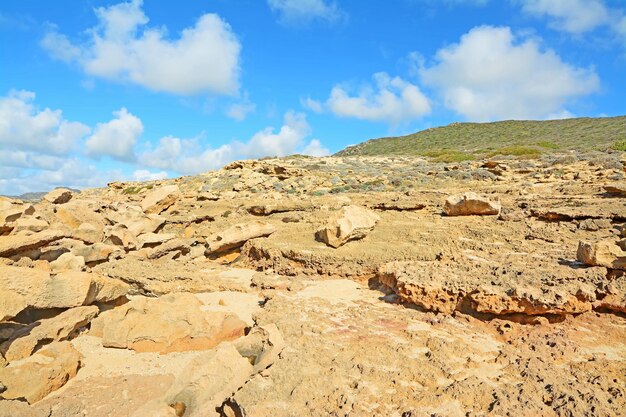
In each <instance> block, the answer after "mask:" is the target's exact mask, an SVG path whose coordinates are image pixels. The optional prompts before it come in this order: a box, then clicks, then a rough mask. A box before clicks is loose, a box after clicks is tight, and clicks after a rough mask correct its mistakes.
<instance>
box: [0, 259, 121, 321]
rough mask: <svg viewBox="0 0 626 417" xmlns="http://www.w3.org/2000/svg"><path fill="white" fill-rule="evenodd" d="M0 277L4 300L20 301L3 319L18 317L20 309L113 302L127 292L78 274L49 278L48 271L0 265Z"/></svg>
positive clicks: (117, 285) (104, 280)
mask: <svg viewBox="0 0 626 417" xmlns="http://www.w3.org/2000/svg"><path fill="white" fill-rule="evenodd" d="M0 276H1V277H2V278H3V279H2V280H0V294H5V295H4V296H3V297H11V296H12V295H13V296H14V297H15V298H16V300H20V297H21V298H22V299H23V303H21V301H20V302H18V304H17V305H15V306H12V307H11V308H10V309H7V310H6V311H4V313H3V314H2V315H4V316H5V319H6V318H8V317H13V316H14V315H15V314H17V313H18V312H15V310H17V308H18V307H20V306H23V305H26V307H25V308H28V307H31V308H35V309H48V308H69V307H78V306H81V305H88V304H91V303H94V302H107V301H113V300H116V299H118V298H120V297H122V296H124V295H126V294H127V292H128V289H129V287H128V285H127V284H125V283H123V282H121V281H117V280H112V279H109V278H104V277H102V276H99V275H97V274H91V273H88V272H79V271H64V272H61V273H58V274H56V275H55V276H50V273H49V272H47V271H41V270H37V269H32V268H21V267H14V266H2V265H0ZM23 309H24V308H22V310H23ZM9 310H10V311H9ZM20 311H21V310H20ZM12 312H15V314H12Z"/></svg>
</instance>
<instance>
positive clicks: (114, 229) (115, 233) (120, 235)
mask: <svg viewBox="0 0 626 417" xmlns="http://www.w3.org/2000/svg"><path fill="white" fill-rule="evenodd" d="M104 243H106V244H109V245H115V246H120V247H122V248H124V249H125V250H127V251H128V250H135V249H138V248H139V247H140V246H141V244H140V243H139V241H138V240H137V238H136V237H135V235H134V234H133V233H132V232H131V231H130V230H128V229H127V228H126V226H124V225H121V224H116V225H115V226H110V227H107V228H105V230H104Z"/></svg>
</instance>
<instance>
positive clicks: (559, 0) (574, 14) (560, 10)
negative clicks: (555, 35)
mask: <svg viewBox="0 0 626 417" xmlns="http://www.w3.org/2000/svg"><path fill="white" fill-rule="evenodd" d="M521 1H522V10H523V11H524V12H526V13H529V14H531V15H534V16H540V17H544V16H545V17H548V18H550V19H551V23H550V25H551V26H552V27H554V28H555V29H558V30H563V31H566V32H570V33H583V32H588V31H591V30H594V29H595V28H597V27H599V26H602V25H605V24H608V23H609V21H610V12H609V10H608V8H607V7H606V6H605V4H604V2H603V1H602V0H521Z"/></svg>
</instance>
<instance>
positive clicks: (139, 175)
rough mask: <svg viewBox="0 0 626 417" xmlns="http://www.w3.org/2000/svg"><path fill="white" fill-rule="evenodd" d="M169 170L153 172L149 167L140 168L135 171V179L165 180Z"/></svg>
mask: <svg viewBox="0 0 626 417" xmlns="http://www.w3.org/2000/svg"><path fill="white" fill-rule="evenodd" d="M167 177H168V175H167V172H165V171H159V172H152V171H148V170H147V169H138V170H136V171H135V172H133V180H134V181H156V180H164V179H165V178H167Z"/></svg>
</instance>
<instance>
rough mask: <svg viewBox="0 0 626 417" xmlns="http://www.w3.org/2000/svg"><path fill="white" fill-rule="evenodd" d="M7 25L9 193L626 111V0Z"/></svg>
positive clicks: (217, 8) (246, 3)
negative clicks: (447, 129) (453, 128)
mask: <svg viewBox="0 0 626 417" xmlns="http://www.w3.org/2000/svg"><path fill="white" fill-rule="evenodd" d="M68 10H71V11H72V13H68V12H67V11H68ZM0 37H1V38H2V41H3V42H2V44H3V47H2V48H1V51H0V54H1V55H0V59H2V62H10V63H11V65H10V66H5V67H3V69H2V73H3V74H2V77H0V195H21V194H23V193H25V192H33V191H32V190H36V189H48V190H49V189H53V188H55V187H59V186H66V187H71V188H77V189H82V188H90V187H99V186H103V185H106V183H108V182H111V181H142V180H155V179H165V178H173V177H178V176H181V175H191V174H196V173H200V172H205V171H209V170H213V169H218V168H220V167H221V166H223V165H225V164H227V163H229V162H231V161H233V160H238V159H253V158H260V157H265V156H278V157H280V156H286V155H290V154H306V155H313V156H324V155H330V154H334V153H336V152H338V151H340V150H342V149H344V148H346V147H347V146H348V145H356V144H358V143H361V142H364V141H367V140H371V139H375V138H382V137H395V136H404V135H407V134H412V133H415V132H419V131H423V130H426V129H429V128H434V127H441V126H446V125H449V124H451V123H455V122H458V123H477V122H496V121H507V120H529V121H531V120H551V119H569V118H598V117H602V118H604V117H620V116H622V115H626V101H625V100H624V99H623V96H624V93H626V81H625V80H624V77H623V74H625V73H626V7H625V6H624V4H623V2H620V1H617V0H587V1H583V0H554V1H549V2H548V1H545V0H505V1H502V2H496V1H494V0H442V1H434V0H400V1H398V2H394V4H393V5H388V4H382V2H380V3H379V2H366V3H363V2H356V1H354V0H344V1H340V0H336V1H335V0H267V1H258V0H256V1H255V0H241V1H237V2H219V1H212V0H207V1H204V2H197V1H190V0H184V1H181V2H178V3H177V4H173V3H169V2H143V1H141V0H131V1H126V2H124V1H119V0H117V1H115V0H113V1H103V0H94V1H92V2H88V3H86V2H82V1H79V0H67V1H63V2H54V1H52V2H46V3H45V4H42V3H40V2H36V1H35V0H5V1H4V2H3V3H2V6H1V7H0ZM35 192H39V191H35Z"/></svg>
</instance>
